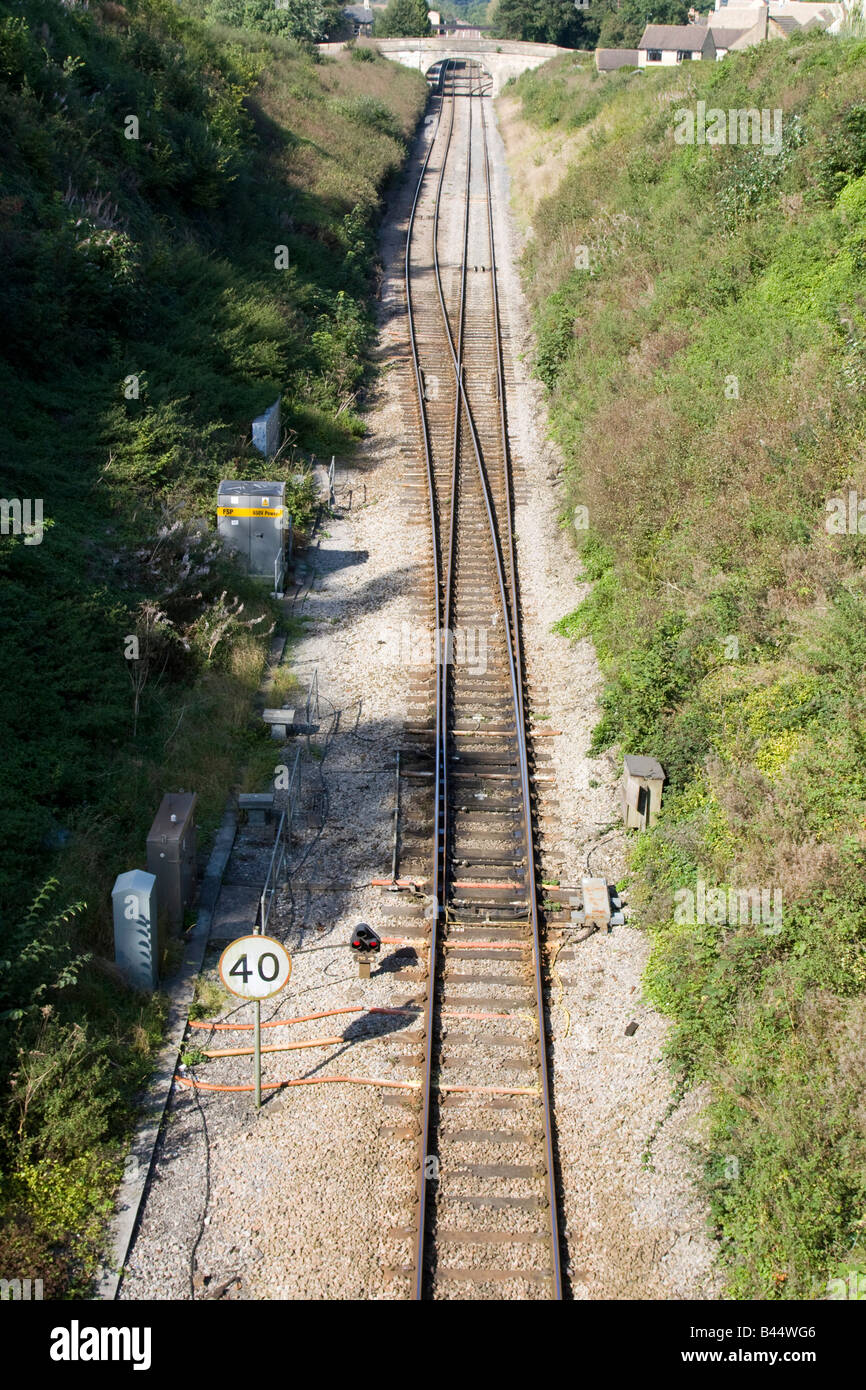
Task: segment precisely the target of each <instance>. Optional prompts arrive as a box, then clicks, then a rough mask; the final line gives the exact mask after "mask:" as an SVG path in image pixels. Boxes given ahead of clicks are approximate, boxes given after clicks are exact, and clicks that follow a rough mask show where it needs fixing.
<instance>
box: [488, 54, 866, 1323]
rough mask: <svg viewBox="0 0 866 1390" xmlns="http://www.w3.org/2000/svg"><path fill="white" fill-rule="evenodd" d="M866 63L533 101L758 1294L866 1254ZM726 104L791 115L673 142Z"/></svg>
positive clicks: (616, 685)
mask: <svg viewBox="0 0 866 1390" xmlns="http://www.w3.org/2000/svg"><path fill="white" fill-rule="evenodd" d="M864 77H866V43H863V42H862V41H856V40H853V39H846V40H831V39H827V38H825V37H823V36H809V37H801V38H795V39H792V40H791V41H790V42H787V43H786V42H779V43H770V44H767V45H766V46H763V47H760V48H755V49H752V50H750V51H748V52H746V53H742V54H737V55H732V56H730V57H729V58H727V59H726V60H725V61H724V62H722V63H719V64H717V65H704V64H689V65H688V68H685V67H683V68H680V69H679V70H676V71H674V72H665V73H662V72H656V73H648V74H637V73H634V72H623V73H619V74H616V75H615V76H613V77H611V78H599V77H598V76H597V75H596V74H595V73H594V72H592V71H590V70H589V69H587V68H584V69H583V70H581V69H580V68H579V66H578V65H577V64H576V63H575V61H574V60H573V59H570V58H569V59H563V60H557V62H556V63H554V64H551V65H549V66H548V67H546V68H545V69H542V70H541V71H539V72H536V73H532V74H526V75H525V76H524V77H523V78H521V79H520V81H519V82H518V83H517V84H516V86H514V87H512V88H510V89H509V90H508V91H507V92H506V94H505V96H504V98H503V102H504V106H503V114H504V116H505V118H506V121H507V124H508V127H509V129H510V143H511V147H512V150H513V152H514V159H515V179H516V189H517V197H518V201H519V203H520V211H521V213H522V214H523V215H525V216H526V217H527V219H528V220H529V221H530V222H531V223H532V228H533V236H532V237H531V239H530V241H529V244H528V249H527V253H526V257H525V269H526V275H527V281H528V285H529V289H530V294H531V297H532V300H533V303H534V308H535V314H536V328H537V334H538V354H537V363H536V369H537V372H538V375H539V376H540V377H541V379H542V380H543V381H544V383H545V384H546V386H547V388H548V390H549V395H550V405H551V411H552V421H553V430H554V433H555V436H556V438H557V439H558V440H559V442H560V444H561V445H562V447H563V450H564V453H565V457H566V460H567V467H568V488H569V508H568V512H567V515H566V517H565V518H564V524H567V525H569V526H571V525H572V523H573V522H574V521H575V518H577V521H578V523H581V522H582V521H584V520H586V519H587V517H588V528H587V529H581V530H576V531H575V535H576V538H577V541H578V545H579V547H580V552H581V559H582V564H583V571H582V575H581V576H580V577H581V578H583V579H588V580H590V581H592V587H591V589H590V591H589V593H588V597H586V599H585V600H584V601H583V602H581V603H580V604H579V606H578V607H577V609H576V610H575V612H574V613H572V614H570V615H568V616H567V617H565V618H564V620H563V621H562V622H561V624H560V625H559V630H560V631H561V632H562V634H563V636H565V637H569V638H576V637H580V636H589V637H591V638H592V639H593V641H594V643H595V646H596V649H597V652H598V654H599V657H600V660H601V663H602V667H603V670H604V673H605V677H606V688H605V693H604V697H603V704H602V712H601V719H600V723H599V724H598V727H597V729H596V731H595V735H594V748H595V749H596V750H601V749H604V748H607V747H613V746H618V747H619V749H620V750H621V751H622V752H635V753H648V754H654V755H655V756H657V757H658V758H659V759H660V760H661V762H662V764H663V765H664V767H665V769H666V772H667V776H668V782H667V786H666V794H665V802H664V814H663V816H662V818H661V820H660V822H659V823H658V825H657V827H656V828H654V829H653V830H652V831H651V832H648V833H645V834H643V835H641V836H640V837H639V838H636V839H635V841H634V844H633V847H632V852H631V857H630V870H631V872H630V882H631V896H632V902H633V903H634V904H635V906H636V908H637V912H636V920H637V921H638V922H639V923H640V925H641V926H642V927H643V928H644V930H645V931H647V932H648V933H649V935H650V937H651V939H652V952H651V957H650V962H649V967H648V971H647V976H646V982H645V983H646V989H647V992H648V994H649V997H650V998H651V1000H652V1001H653V1002H654V1003H655V1004H656V1005H657V1006H658V1007H659V1008H660V1009H662V1010H663V1011H664V1012H665V1013H666V1014H668V1015H669V1016H670V1017H671V1019H672V1020H673V1026H672V1032H671V1038H670V1044H669V1049H668V1051H669V1057H670V1062H671V1064H672V1067H673V1070H674V1074H675V1078H676V1087H677V1088H682V1087H688V1086H693V1085H695V1084H696V1083H701V1082H704V1083H706V1084H707V1086H708V1088H709V1092H710V1095H711V1102H710V1105H709V1111H708V1116H707V1119H708V1129H709V1140H710V1146H711V1152H712V1158H711V1161H710V1163H709V1164H708V1167H707V1169H706V1172H705V1174H704V1181H705V1184H706V1191H707V1193H708V1196H709V1199H710V1203H711V1211H712V1219H713V1224H714V1229H715V1232H716V1234H717V1236H718V1239H719V1242H720V1252H721V1258H722V1261H723V1263H724V1265H725V1266H726V1269H727V1275H728V1280H727V1289H728V1293H729V1296H731V1297H734V1298H783V1299H784V1298H810V1297H815V1296H818V1297H820V1296H821V1295H822V1291H823V1290H824V1289H825V1288H826V1280H827V1278H828V1276H830V1275H832V1274H834V1273H835V1272H836V1271H837V1269H840V1268H841V1269H850V1268H852V1267H857V1268H859V1269H860V1270H861V1272H862V1270H863V1269H864V1253H863V1250H864V1222H866V1106H864V1080H866V1077H864V1046H866V583H864V574H863V566H864V562H866V504H864V503H863V502H862V501H861V507H860V512H859V515H860V517H862V520H861V521H860V525H859V529H856V526H855V530H854V531H853V532H851V531H849V532H846V533H842V534H834V533H831V532H828V527H827V523H828V519H829V518H831V516H832V515H833V514H834V512H835V509H836V506H837V504H835V503H833V502H832V499H834V498H841V499H844V504H845V511H846V513H847V507H848V501H849V490H853V491H854V492H856V494H857V499H866V450H864V446H866V412H864V388H866V104H864ZM699 100H701V101H705V102H706V105H707V108H721V109H722V110H724V111H725V112H728V111H729V110H731V109H732V108H733V109H749V108H757V109H759V110H760V109H763V108H767V109H768V110H769V111H775V110H776V109H780V110H781V111H782V113H783V116H782V127H781V131H782V137H781V147H780V148H779V150H778V152H776V153H772V154H770V153H765V152H764V149H763V148H761V147H757V148H754V147H751V146H748V147H743V146H742V145H739V144H737V145H733V144H725V145H722V144H717V145H714V146H713V145H710V144H703V145H699V144H697V143H695V144H685V143H684V144H678V143H676V142H675V140H674V131H675V129H676V128H677V126H678V123H679V122H680V120H681V118H680V117H677V116H676V114H675V113H676V112H677V111H679V110H682V109H689V110H691V111H692V112H693V113H696V110H697V106H696V104H697V102H698V101H699ZM518 103H521V105H520V106H518ZM680 128H683V127H682V126H681V127H680ZM771 130H775V125H773V126H772V127H771ZM581 247H585V248H587V254H586V255H585V254H584V253H583V252H581V251H580V250H579V249H578V248H581ZM587 260H588V269H585V268H581V266H582V265H584V264H585V263H586V261H587ZM580 508H586V509H587V510H586V513H583V512H581V511H580V510H577V509H580ZM831 525H832V523H831ZM699 881H700V882H702V883H703V884H704V885H706V887H707V889H709V888H725V889H728V888H735V889H748V888H762V889H764V890H765V891H769V892H771V893H773V892H775V893H776V894H777V895H778V897H777V899H776V900H775V901H776V902H778V901H781V904H782V914H781V923H778V922H777V921H776V919H775V915H774V914H773V913H772V912H771V913H770V914H768V916H769V920H765V919H763V918H762V919H761V920H759V921H757V922H755V921H753V920H752V919H753V917H754V915H755V913H754V909H753V907H752V904H751V903H750V904H749V906H748V908H747V909H746V911H743V908H745V906H746V905H745V904H743V905H742V907H741V905H740V904H739V902H738V901H736V900H735V901H734V902H733V903H726V904H725V909H726V910H725V912H724V913H723V912H722V903H721V900H720V899H718V898H714V899H711V900H710V902H709V906H708V908H707V909H706V910H705V912H704V913H703V914H700V913H699V911H698V905H697V888H698V883H699ZM684 890H691V891H692V892H693V893H694V894H695V899H694V914H693V915H694V916H695V918H697V917H698V916H700V915H703V916H704V917H705V918H706V919H707V920H705V921H703V922H701V921H698V920H694V921H692V922H689V921H688V920H683V919H685V918H687V916H688V899H687V898H686V896H685V893H684ZM723 915H724V916H726V917H727V919H728V920H726V921H718V920H715V921H714V920H712V919H713V918H719V917H722V916H723ZM744 916H745V917H746V918H747V920H746V921H743V920H742V919H743V917H744ZM779 926H780V929H777V928H778V927H779Z"/></svg>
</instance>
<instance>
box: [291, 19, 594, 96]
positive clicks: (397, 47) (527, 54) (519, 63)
mask: <svg viewBox="0 0 866 1390" xmlns="http://www.w3.org/2000/svg"><path fill="white" fill-rule="evenodd" d="M358 43H359V46H366V45H370V46H372V47H374V48H378V50H379V52H380V53H381V54H382V55H383V57H385V58H390V59H391V61H392V62H394V63H401V64H402V65H403V67H407V68H415V69H416V70H417V71H418V72H427V70H428V69H429V68H431V67H432V66H433V64H434V63H441V62H444V61H445V60H446V59H448V58H456V59H460V58H463V59H466V58H475V59H478V60H479V61H481V64H482V67H484V68H485V69H486V70H487V72H489V73H490V76H491V78H492V79H493V95H494V96H498V94H499V92H500V91H501V90H502V88H503V87H504V86H505V83H506V82H507V81H508V79H509V78H511V77H519V76H520V74H521V73H522V72H526V71H527V70H528V69H529V68H537V67H540V66H541V64H542V63H546V62H548V61H549V60H550V59H551V58H557V57H558V56H559V55H560V54H561V53H570V52H572V50H571V49H569V48H558V47H557V46H556V45H555V44H551V43H521V42H519V41H518V40H517V39H461V38H458V37H457V36H456V35H454V34H433V35H431V36H430V37H429V38H424V39H360V40H358ZM343 47H345V45H344V44H338V43H327V44H325V43H322V44H319V48H320V49H321V50H322V51H323V52H329V53H333V52H335V51H337V50H339V49H341V48H343Z"/></svg>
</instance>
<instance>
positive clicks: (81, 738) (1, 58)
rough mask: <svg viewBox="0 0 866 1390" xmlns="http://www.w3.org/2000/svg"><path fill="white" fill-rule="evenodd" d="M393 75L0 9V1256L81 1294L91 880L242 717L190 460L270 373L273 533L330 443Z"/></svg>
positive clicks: (110, 992)
mask: <svg viewBox="0 0 866 1390" xmlns="http://www.w3.org/2000/svg"><path fill="white" fill-rule="evenodd" d="M194 8H195V9H196V10H197V11H198V12H199V13H200V12H201V11H202V10H203V8H204V6H203V5H201V4H196V5H195V6H194ZM425 100H426V85H425V83H424V80H423V78H422V77H421V76H419V75H418V74H417V73H411V72H409V71H407V70H405V69H402V68H395V67H392V66H391V65H390V64H387V63H385V62H383V61H382V60H380V59H379V58H378V57H374V58H373V60H372V61H371V62H368V63H365V64H364V65H363V66H362V65H360V64H358V63H355V62H352V61H351V59H350V58H349V57H348V56H346V57H345V59H343V60H341V61H338V62H337V61H333V60H329V61H327V62H322V63H320V62H318V61H317V60H316V57H315V55H310V54H308V53H306V52H305V51H304V50H303V49H302V48H301V47H299V46H298V45H297V44H295V43H292V42H289V41H286V40H283V39H279V38H269V37H266V36H263V35H261V34H254V33H251V32H245V31H243V32H242V31H238V30H230V29H213V28H207V27H205V26H204V25H203V23H202V22H201V21H200V19H196V18H193V17H191V15H190V14H189V13H187V11H185V10H184V9H183V8H182V7H179V6H178V5H177V4H174V3H171V0H130V2H129V3H128V4H126V5H122V4H119V3H114V0H103V3H96V4H93V3H91V4H90V5H89V6H87V5H85V4H78V3H75V0H66V3H60V0H21V2H20V3H17V4H0V132H2V136H0V140H2V148H3V157H2V173H0V247H2V254H3V261H4V274H3V277H2V280H0V316H2V320H3V324H4V334H3V340H2V344H0V391H2V394H3V398H4V412H3V418H2V423H0V432H2V440H0V459H2V465H0V472H2V486H0V493H2V496H3V497H4V498H5V499H7V500H8V499H42V501H43V507H44V534H43V535H42V538H41V543H39V544H31V543H29V541H30V540H31V539H32V537H28V536H26V535H24V534H12V533H11V531H12V530H13V529H14V528H12V527H10V526H7V525H6V524H5V521H4V533H3V534H2V536H0V630H2V641H3V652H4V658H3V680H2V689H0V724H2V727H3V731H4V777H3V781H2V790H0V840H2V843H3V847H4V852H3V858H2V864H0V913H2V917H0V931H2V936H0V1085H2V1097H3V1098H2V1105H0V1163H2V1171H3V1178H2V1185H0V1215H2V1229H0V1272H2V1274H3V1276H4V1277H5V1278H13V1277H16V1276H24V1277H28V1276H32V1277H41V1278H43V1279H44V1281H45V1292H46V1296H60V1295H63V1294H64V1293H68V1292H73V1293H74V1292H79V1293H80V1292H81V1291H82V1290H84V1289H85V1288H86V1287H87V1281H88V1279H89V1277H90V1273H91V1271H92V1268H93V1262H94V1257H95V1253H96V1251H97V1249H98V1244H99V1237H100V1230H101V1222H102V1216H103V1214H104V1210H105V1207H106V1202H107V1201H108V1199H109V1196H110V1193H111V1189H112V1183H113V1181H114V1178H115V1176H116V1173H117V1170H118V1161H119V1157H120V1155H121V1153H122V1143H123V1140H124V1137H125V1135H126V1134H127V1132H128V1126H129V1122H130V1116H131V1113H132V1107H133V1105H134V1098H135V1094H136V1092H137V1091H138V1090H139V1088H140V1087H141V1085H142V1084H143V1082H144V1081H145V1080H146V1078H147V1075H148V1069H149V1066H150V1057H151V1053H152V1049H153V1047H154V1045H155V1044H156V1043H157V1042H158V1040H159V1037H160V1033H161V1027H162V1010H163V1004H162V1002H161V1000H160V999H159V998H158V997H157V998H155V999H150V998H148V999H145V998H142V997H139V996H136V995H133V994H131V993H130V992H129V991H128V990H126V989H125V988H124V986H123V984H122V982H121V981H120V979H119V977H118V976H117V974H116V972H115V970H114V967H113V966H112V964H111V963H110V961H111V958H112V955H113V943H112V928H111V919H110V912H109V906H110V905H109V891H110V888H111V884H112V882H113V879H114V877H115V875H116V874H117V873H118V872H120V871H122V870H125V869H128V868H130V867H132V866H134V865H136V864H141V863H142V861H143V850H144V839H145V835H146V831H147V828H148V825H149V823H150V821H151V819H152V817H153V815H154V813H155V810H156V808H157V806H158V804H159V801H160V799H161V797H162V795H163V793H164V792H165V791H167V790H177V789H179V788H187V789H189V788H192V789H195V790H196V791H197V793H198V796H199V815H198V819H199V824H200V828H201V831H200V835H201V840H202V841H203V843H204V845H205V846H206V842H207V836H208V833H209V832H210V831H211V830H212V829H213V827H214V826H215V824H216V823H217V821H218V818H219V815H220V812H221V808H222V806H223V804H224V801H225V796H226V792H227V790H228V788H229V787H230V786H231V785H232V784H233V782H234V781H235V780H236V777H237V774H238V770H239V768H240V766H241V765H242V764H244V763H246V762H255V761H256V759H257V758H260V755H261V749H262V747H263V744H264V743H265V742H267V739H266V731H265V732H264V733H260V732H259V730H258V729H257V727H256V721H254V720H251V719H250V710H251V704H252V699H253V696H254V693H255V691H256V689H257V687H258V684H259V680H260V677H261V672H262V666H263V658H264V652H265V648H266V645H267V634H268V633H269V632H270V630H271V629H272V626H273V623H274V620H275V617H276V613H275V611H272V607H271V604H270V602H269V600H268V599H267V598H266V597H263V595H262V591H261V589H260V588H258V587H257V586H255V585H254V584H251V583H250V582H249V581H247V580H245V579H244V578H243V577H242V575H241V574H240V572H239V571H238V570H237V568H236V566H235V565H234V564H233V563H232V562H231V561H230V560H229V559H228V558H226V556H225V555H224V554H223V553H222V551H221V549H220V548H219V547H218V546H217V545H216V544H215V537H214V527H213V523H214V512H215V503H216V488H217V483H218V481H219V479H220V478H221V477H243V476H245V475H248V474H249V473H250V472H252V473H253V475H254V476H255V475H257V474H260V472H261V467H262V464H261V459H260V458H259V456H258V455H256V454H254V453H253V451H252V450H251V447H250V444H249V436H250V421H251V419H252V417H253V416H254V415H256V414H258V413H259V412H260V411H261V410H262V409H263V408H265V407H266V406H268V405H269V404H270V403H271V402H272V401H273V400H274V399H275V398H276V397H277V396H278V395H282V400H283V421H284V424H285V426H286V441H285V447H284V449H283V451H282V453H281V455H280V457H279V459H278V460H277V461H276V463H271V464H269V465H268V472H269V473H271V472H273V473H274V474H275V475H276V476H277V477H278V478H283V479H285V480H286V482H287V483H288V487H289V501H290V509H291V510H292V511H293V513H294V517H295V523H296V528H297V529H299V530H301V531H302V530H303V528H304V527H305V526H306V525H308V524H309V521H310V518H311V516H312V507H313V493H312V487H311V483H310V480H309V477H308V476H305V472H304V469H305V460H306V459H308V457H309V454H310V453H311V452H315V453H318V454H323V453H326V452H327V453H331V452H340V453H343V454H346V453H348V452H349V451H351V448H352V445H353V441H354V440H355V439H356V438H357V437H358V435H359V434H360V432H361V430H362V425H361V422H360V418H359V415H358V413H357V403H358V396H359V392H360V391H361V389H362V385H363V378H364V370H365V368H364V355H365V350H366V346H367V343H368V339H369V336H370V332H371V317H370V313H369V308H368V304H369V299H370V295H371V290H372V258H373V253H374V228H375V220H376V217H377V215H378V211H379V207H380V197H381V191H382V188H383V186H384V184H385V182H386V181H387V179H388V178H389V177H390V176H391V174H392V173H393V172H394V171H396V170H397V169H398V168H399V167H400V164H401V162H402V159H403V157H404V152H405V141H406V138H407V137H408V135H409V134H410V132H411V131H412V130H413V128H414V125H415V123H416V121H417V118H418V115H419V113H420V111H421V109H422V107H423V104H424V102H425ZM7 532H10V533H8V534H7ZM132 638H135V639H137V641H138V657H137V659H133V658H132V653H133V651H134V644H133V645H131V644H130V639H132ZM49 875H51V881H50V882H49V884H48V887H46V888H44V889H42V888H41V887H40V885H42V884H44V883H46V880H48V878H49Z"/></svg>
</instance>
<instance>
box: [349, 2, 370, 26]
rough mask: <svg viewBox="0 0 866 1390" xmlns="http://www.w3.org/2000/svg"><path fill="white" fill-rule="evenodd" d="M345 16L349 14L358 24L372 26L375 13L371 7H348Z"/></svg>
mask: <svg viewBox="0 0 866 1390" xmlns="http://www.w3.org/2000/svg"><path fill="white" fill-rule="evenodd" d="M343 14H349V15H351V16H352V18H353V19H354V20H355V22H356V23H357V24H372V23H373V11H372V10H371V9H370V7H369V5H346V7H345V9H344V10H343Z"/></svg>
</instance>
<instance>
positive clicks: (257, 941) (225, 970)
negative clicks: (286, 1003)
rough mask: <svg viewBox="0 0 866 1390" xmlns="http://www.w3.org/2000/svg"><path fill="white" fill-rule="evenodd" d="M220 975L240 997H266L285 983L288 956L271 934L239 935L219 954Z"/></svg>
mask: <svg viewBox="0 0 866 1390" xmlns="http://www.w3.org/2000/svg"><path fill="white" fill-rule="evenodd" d="M219 972H220V979H221V980H222V982H223V984H224V985H225V987H226V989H229V990H231V992H232V994H238V995H240V997H241V999H269V998H270V997H271V995H272V994H279V992H280V990H281V989H284V988H285V986H286V985H287V984H288V983H289V978H290V976H291V973H292V960H291V956H290V955H289V953H288V951H287V950H286V948H285V946H284V945H283V944H282V942H280V941H275V940H274V938H273V937H272V936H239V937H238V939H237V941H233V942H232V943H231V945H230V946H226V948H225V950H224V951H223V953H222V955H221V956H220V964H219Z"/></svg>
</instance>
